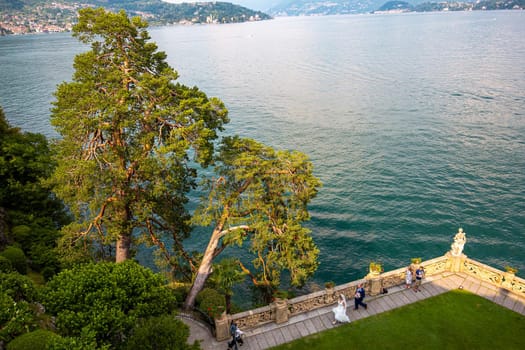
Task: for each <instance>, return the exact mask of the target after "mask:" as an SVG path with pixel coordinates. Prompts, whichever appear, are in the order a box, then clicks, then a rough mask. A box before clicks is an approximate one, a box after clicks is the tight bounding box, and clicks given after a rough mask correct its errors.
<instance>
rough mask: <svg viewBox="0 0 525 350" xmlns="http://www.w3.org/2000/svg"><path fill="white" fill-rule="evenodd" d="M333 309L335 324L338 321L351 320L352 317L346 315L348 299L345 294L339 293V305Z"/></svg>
mask: <svg viewBox="0 0 525 350" xmlns="http://www.w3.org/2000/svg"><path fill="white" fill-rule="evenodd" d="M332 311H333V313H334V316H335V321H334V322H332V323H333V324H336V323H337V322H350V319H349V318H348V316H347V315H346V299H345V296H344V295H343V294H340V295H339V300H338V301H337V307H334V308H333V309H332Z"/></svg>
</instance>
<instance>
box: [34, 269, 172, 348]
mask: <svg viewBox="0 0 525 350" xmlns="http://www.w3.org/2000/svg"><path fill="white" fill-rule="evenodd" d="M164 283H165V281H164V280H163V278H162V277H161V276H160V275H156V274H154V273H153V272H152V271H151V270H149V269H147V268H145V267H142V266H140V265H139V264H137V263H135V262H133V261H126V262H123V263H119V264H115V263H100V264H93V263H91V264H86V265H81V266H79V267H76V268H74V269H71V270H64V271H62V272H60V273H59V274H58V275H56V276H55V277H54V278H53V279H51V280H50V281H49V282H48V283H47V285H46V288H45V290H44V296H43V302H44V305H45V307H46V310H47V311H48V313H50V314H51V315H54V316H56V325H57V329H58V331H59V333H60V334H61V335H62V336H65V337H79V336H80V335H81V331H82V330H89V331H92V332H94V334H95V337H96V340H97V342H98V344H99V345H102V344H111V345H112V346H114V347H118V345H119V344H121V342H122V340H123V339H125V338H126V336H127V335H128V334H129V333H130V331H131V330H132V328H133V327H134V326H135V323H136V321H137V320H138V319H140V318H144V317H149V316H157V315H162V314H165V313H170V312H171V311H173V310H174V308H175V307H176V300H175V297H174V296H173V294H172V293H171V291H170V290H169V289H168V288H166V287H165V284H164Z"/></svg>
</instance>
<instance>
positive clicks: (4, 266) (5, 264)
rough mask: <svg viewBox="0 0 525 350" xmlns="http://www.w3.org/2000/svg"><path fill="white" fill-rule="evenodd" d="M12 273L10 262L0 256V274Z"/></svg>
mask: <svg viewBox="0 0 525 350" xmlns="http://www.w3.org/2000/svg"><path fill="white" fill-rule="evenodd" d="M12 271H13V265H12V264H11V261H10V260H9V259H8V258H6V257H5V256H2V255H0V272H5V273H9V272H12Z"/></svg>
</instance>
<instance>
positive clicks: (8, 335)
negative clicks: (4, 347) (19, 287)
mask: <svg viewBox="0 0 525 350" xmlns="http://www.w3.org/2000/svg"><path fill="white" fill-rule="evenodd" d="M35 326H36V319H35V315H34V313H33V311H32V310H31V307H30V305H29V303H28V302H26V301H24V300H22V301H18V302H16V301H15V300H14V299H13V298H12V297H11V296H9V295H8V294H7V293H6V292H2V291H0V343H1V342H2V341H3V342H9V341H11V340H12V339H13V338H15V337H16V336H18V335H20V334H22V333H24V332H27V329H33V328H34V327H35Z"/></svg>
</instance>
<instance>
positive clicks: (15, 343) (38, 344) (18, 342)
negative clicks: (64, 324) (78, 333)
mask: <svg viewBox="0 0 525 350" xmlns="http://www.w3.org/2000/svg"><path fill="white" fill-rule="evenodd" d="M59 337H60V336H59V335H57V334H55V333H53V332H51V331H46V330H43V329H39V330H36V331H33V332H29V333H25V334H22V335H20V336H18V337H16V338H15V339H13V340H12V341H11V342H10V343H9V344H7V350H35V349H47V348H48V346H49V345H50V344H51V343H52V342H53V339H54V338H59Z"/></svg>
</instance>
